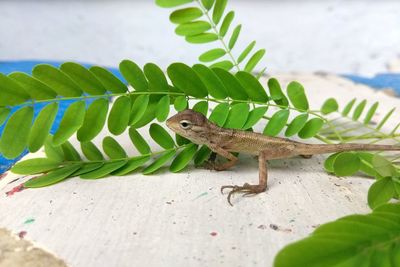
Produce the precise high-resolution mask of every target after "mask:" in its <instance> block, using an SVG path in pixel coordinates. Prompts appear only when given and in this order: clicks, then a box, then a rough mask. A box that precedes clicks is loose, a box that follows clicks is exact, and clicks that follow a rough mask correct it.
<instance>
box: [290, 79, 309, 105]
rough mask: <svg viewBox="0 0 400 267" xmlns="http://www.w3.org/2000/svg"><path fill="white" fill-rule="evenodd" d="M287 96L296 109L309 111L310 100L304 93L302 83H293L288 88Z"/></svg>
mask: <svg viewBox="0 0 400 267" xmlns="http://www.w3.org/2000/svg"><path fill="white" fill-rule="evenodd" d="M287 94H288V97H289V99H290V102H292V104H293V106H294V107H295V108H298V109H300V110H308V100H307V97H306V94H305V92H304V87H303V85H301V84H300V83H298V82H296V81H293V82H291V83H289V85H288V87H287Z"/></svg>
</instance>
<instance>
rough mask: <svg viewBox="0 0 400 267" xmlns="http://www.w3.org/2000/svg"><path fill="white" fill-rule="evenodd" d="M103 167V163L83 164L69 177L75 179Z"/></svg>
mask: <svg viewBox="0 0 400 267" xmlns="http://www.w3.org/2000/svg"><path fill="white" fill-rule="evenodd" d="M103 165H104V163H103V162H89V163H85V164H83V165H82V167H81V168H80V169H79V170H77V171H76V172H73V173H72V174H71V175H70V176H69V177H77V176H80V175H81V174H84V173H88V172H92V171H94V170H97V169H99V168H100V167H101V166H103Z"/></svg>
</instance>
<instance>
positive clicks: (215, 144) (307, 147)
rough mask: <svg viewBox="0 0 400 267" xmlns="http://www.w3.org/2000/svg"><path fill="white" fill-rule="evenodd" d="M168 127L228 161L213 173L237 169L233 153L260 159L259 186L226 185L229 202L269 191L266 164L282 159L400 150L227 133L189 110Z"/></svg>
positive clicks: (366, 145)
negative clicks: (233, 196)
mask: <svg viewBox="0 0 400 267" xmlns="http://www.w3.org/2000/svg"><path fill="white" fill-rule="evenodd" d="M167 126H168V127H169V128H170V129H171V130H172V131H174V132H175V133H177V134H179V135H181V136H183V137H185V138H187V139H189V140H190V141H192V142H193V143H195V144H199V145H206V146H208V147H209V148H210V149H211V150H212V151H213V152H215V153H216V154H218V155H220V156H222V157H224V158H226V159H228V161H227V162H225V163H222V164H212V165H211V167H212V168H213V169H214V170H217V171H222V170H226V169H228V168H230V167H232V166H234V165H235V164H236V163H237V161H238V158H237V157H236V156H234V155H233V154H232V153H231V152H240V153H245V154H251V155H257V156H258V162H259V183H258V184H256V185H253V184H248V183H245V184H244V185H242V186H238V185H226V186H222V187H221V192H223V190H224V189H226V188H229V189H231V191H230V192H229V194H228V202H229V204H230V205H232V203H231V196H232V194H234V193H244V196H245V195H255V194H258V193H261V192H264V191H265V190H266V189H267V178H268V176H267V160H271V159H283V158H290V157H294V156H304V157H310V156H311V155H314V154H324V153H335V152H342V151H360V150H361V151H381V150H391V151H396V150H400V146H394V145H370V144H306V143H301V142H296V141H293V140H290V139H286V138H280V137H269V136H265V135H262V134H260V133H255V132H249V131H242V130H235V129H226V128H221V127H219V126H217V125H216V124H214V123H212V122H210V121H209V120H208V119H207V117H205V116H204V115H203V114H201V113H199V112H196V111H194V110H190V109H187V110H185V111H182V112H179V113H178V114H176V115H174V116H172V117H171V118H169V119H168V120H167Z"/></svg>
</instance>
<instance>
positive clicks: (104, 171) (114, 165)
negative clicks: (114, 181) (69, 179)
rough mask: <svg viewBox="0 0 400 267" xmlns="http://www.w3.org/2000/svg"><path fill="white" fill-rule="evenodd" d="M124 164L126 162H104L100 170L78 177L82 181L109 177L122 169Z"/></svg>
mask: <svg viewBox="0 0 400 267" xmlns="http://www.w3.org/2000/svg"><path fill="white" fill-rule="evenodd" d="M126 163H127V160H116V161H111V162H106V163H104V165H103V166H101V167H100V168H98V169H96V170H94V171H92V172H88V173H84V174H82V175H81V176H80V177H81V178H82V179H99V178H102V177H105V176H107V175H109V174H110V173H112V172H114V171H116V170H118V169H119V168H122V167H123V166H124V165H125V164H126Z"/></svg>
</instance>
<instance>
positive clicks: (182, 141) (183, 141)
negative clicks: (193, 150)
mask: <svg viewBox="0 0 400 267" xmlns="http://www.w3.org/2000/svg"><path fill="white" fill-rule="evenodd" d="M175 140H176V144H177V145H178V146H183V145H186V144H189V143H190V140H189V139H186V138H185V137H182V136H180V135H179V134H175Z"/></svg>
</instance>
